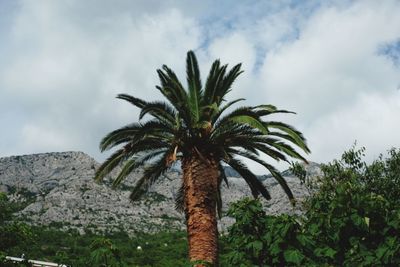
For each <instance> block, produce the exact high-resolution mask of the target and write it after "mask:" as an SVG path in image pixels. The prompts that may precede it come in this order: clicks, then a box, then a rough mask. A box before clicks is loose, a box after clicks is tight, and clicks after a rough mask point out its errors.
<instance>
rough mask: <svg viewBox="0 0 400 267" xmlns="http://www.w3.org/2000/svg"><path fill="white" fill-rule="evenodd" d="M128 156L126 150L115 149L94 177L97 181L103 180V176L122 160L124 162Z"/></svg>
mask: <svg viewBox="0 0 400 267" xmlns="http://www.w3.org/2000/svg"><path fill="white" fill-rule="evenodd" d="M125 157H126V151H125V149H124V148H121V149H119V150H117V151H115V152H114V153H113V154H111V156H109V157H108V158H107V159H106V160H105V161H104V162H103V163H102V164H101V165H100V167H99V168H98V169H97V170H96V172H95V176H94V179H95V180H96V181H98V182H99V181H101V180H103V178H104V177H105V176H106V175H107V174H109V173H110V172H111V171H112V170H113V169H114V168H115V167H116V166H118V164H120V162H122V161H123V160H124V159H125Z"/></svg>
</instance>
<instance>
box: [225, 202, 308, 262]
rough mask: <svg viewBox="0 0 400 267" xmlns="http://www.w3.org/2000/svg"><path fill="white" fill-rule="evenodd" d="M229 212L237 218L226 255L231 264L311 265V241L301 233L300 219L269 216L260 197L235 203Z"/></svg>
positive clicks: (230, 233) (231, 231) (230, 230)
mask: <svg viewBox="0 0 400 267" xmlns="http://www.w3.org/2000/svg"><path fill="white" fill-rule="evenodd" d="M228 215H229V216H231V217H233V218H234V219H235V223H234V224H233V225H232V226H231V227H230V228H229V235H228V238H227V242H228V243H229V245H230V248H231V251H230V252H229V253H228V255H227V262H228V264H229V265H230V266H243V267H245V266H312V265H313V260H312V259H311V258H310V257H309V254H310V253H311V251H309V250H308V249H305V248H306V247H307V246H308V245H309V244H311V243H312V241H311V240H309V238H308V237H307V236H305V235H304V234H303V233H302V229H301V224H300V223H299V220H298V218H296V217H291V216H288V215H280V216H267V215H266V214H265V212H264V211H263V208H262V204H261V202H260V201H259V200H258V199H249V198H244V199H242V200H240V201H238V202H236V203H233V204H232V205H231V207H230V208H229V211H228Z"/></svg>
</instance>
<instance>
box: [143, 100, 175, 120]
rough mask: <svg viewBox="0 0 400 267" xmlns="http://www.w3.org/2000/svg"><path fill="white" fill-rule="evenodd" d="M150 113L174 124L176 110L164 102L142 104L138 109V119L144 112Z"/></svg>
mask: <svg viewBox="0 0 400 267" xmlns="http://www.w3.org/2000/svg"><path fill="white" fill-rule="evenodd" d="M148 113H149V114H151V115H152V116H154V117H156V118H158V119H162V120H165V121H168V122H169V123H172V124H174V122H175V116H176V112H175V110H174V109H173V108H172V107H171V106H170V105H168V104H167V103H165V102H160V101H156V102H150V103H147V104H146V105H144V106H143V108H142V110H141V111H140V115H139V120H140V119H142V118H143V117H144V116H145V115H146V114H148Z"/></svg>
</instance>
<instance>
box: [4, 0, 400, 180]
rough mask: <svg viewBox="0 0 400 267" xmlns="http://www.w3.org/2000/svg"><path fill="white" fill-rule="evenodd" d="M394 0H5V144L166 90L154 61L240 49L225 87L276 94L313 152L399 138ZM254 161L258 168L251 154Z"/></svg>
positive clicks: (23, 146) (60, 147) (29, 142)
mask: <svg viewBox="0 0 400 267" xmlns="http://www.w3.org/2000/svg"><path fill="white" fill-rule="evenodd" d="M399 14H400V1H374V0H371V1H368V0H363V1H262V0H260V1H230V0H226V1H213V0H209V1H172V0H171V1H165V0H164V1H153V0H152V1H149V0H143V1H138V0H137V1H128V0H121V1H99V0H88V1H81V0H65V1H62V0H60V1H53V0H48V1H46V0H31V1H17V0H0V125H1V133H0V135H1V138H0V157H1V156H9V155H18V154H30V153H39V152H53V151H70V150H79V151H83V152H86V153H88V154H89V155H91V156H93V157H94V158H96V159H97V160H99V161H101V160H103V159H104V157H105V156H107V155H108V154H100V152H99V149H98V144H99V141H100V139H101V138H102V137H103V136H104V135H105V134H106V133H108V132H110V131H111V130H113V129H116V128H118V127H120V126H122V125H125V124H127V123H129V122H134V121H137V115H138V111H137V109H135V108H133V107H132V106H130V105H129V104H128V103H125V102H123V101H121V100H118V99H115V96H116V94H118V93H129V94H132V95H134V96H137V97H141V98H145V99H157V98H160V94H159V93H158V91H157V90H156V89H155V88H154V86H155V85H157V84H158V80H157V75H156V72H155V70H156V69H157V68H159V67H160V66H161V65H162V64H167V65H168V66H170V67H171V68H172V69H174V70H176V71H177V73H178V74H180V77H181V79H182V80H184V79H185V75H184V68H185V66H184V64H185V56H186V52H187V51H188V50H190V49H191V50H194V51H195V52H196V55H197V56H198V59H199V61H200V65H201V70H202V73H203V79H205V76H206V72H207V71H208V69H209V67H210V64H211V63H212V61H213V60H215V59H216V58H220V59H221V60H222V62H224V63H229V64H230V65H231V66H232V65H233V64H236V63H239V62H243V65H244V69H245V73H244V74H243V75H242V76H241V77H240V78H239V80H238V81H237V83H236V86H235V88H234V90H233V91H232V93H231V98H232V99H233V98H237V97H245V98H246V99H247V101H248V103H249V104H265V103H271V104H275V105H277V106H278V107H280V108H285V109H290V110H293V111H296V112H297V115H287V116H283V117H279V119H280V120H282V121H285V122H288V123H290V124H292V125H294V126H295V127H297V128H298V129H299V130H301V131H302V132H303V133H304V135H305V136H306V138H307V140H308V144H309V147H310V149H311V150H312V154H311V155H309V156H308V158H309V159H310V160H312V161H317V162H326V161H330V160H332V159H333V158H337V157H338V156H339V155H341V153H342V152H343V151H344V150H345V149H347V148H349V147H351V145H352V144H353V143H354V141H355V140H357V143H358V144H359V145H360V146H365V147H366V148H367V157H368V159H369V160H371V159H373V158H375V157H377V156H378V154H379V153H382V152H385V151H386V150H387V149H389V148H390V147H393V146H395V147H400V134H399V133H400V123H399V121H400V15H399ZM252 167H253V168H254V170H256V172H258V173H260V172H261V169H259V168H258V167H256V166H255V165H254V166H252Z"/></svg>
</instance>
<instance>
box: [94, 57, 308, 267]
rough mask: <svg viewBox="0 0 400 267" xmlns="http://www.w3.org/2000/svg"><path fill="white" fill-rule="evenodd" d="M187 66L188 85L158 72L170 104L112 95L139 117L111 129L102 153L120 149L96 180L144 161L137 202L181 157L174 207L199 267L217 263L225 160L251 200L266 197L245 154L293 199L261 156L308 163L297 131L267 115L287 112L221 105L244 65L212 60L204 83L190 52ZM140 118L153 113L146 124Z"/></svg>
mask: <svg viewBox="0 0 400 267" xmlns="http://www.w3.org/2000/svg"><path fill="white" fill-rule="evenodd" d="M186 71H187V89H185V88H184V87H183V85H182V84H181V82H180V81H179V80H178V78H177V76H176V74H175V73H174V72H173V71H172V70H171V69H170V68H169V67H167V66H165V65H164V66H163V67H162V69H158V70H157V73H158V76H159V78H160V86H156V88H157V89H158V90H159V91H160V92H161V94H162V95H163V96H164V97H165V98H166V99H167V102H162V101H154V102H147V101H144V100H142V99H139V98H136V97H134V96H131V95H127V94H120V95H118V96H117V98H119V99H123V100H126V101H128V102H129V103H131V104H133V105H134V106H136V107H138V108H140V109H141V112H140V115H139V121H140V122H137V123H132V124H129V125H126V126H124V127H122V128H119V129H117V130H115V131H112V132H111V133H109V134H107V135H106V136H105V137H104V138H103V139H102V140H101V143H100V149H101V151H105V150H109V149H111V148H114V147H118V148H119V149H118V150H116V151H115V152H114V153H113V154H112V155H111V156H110V157H109V158H108V159H107V160H105V162H104V163H103V164H102V165H101V166H100V167H99V169H97V171H96V176H95V179H97V180H101V179H102V178H103V177H104V176H106V175H107V174H109V173H110V172H111V171H112V170H113V169H114V168H115V167H116V166H119V165H123V167H122V169H121V171H120V172H119V174H118V176H117V177H116V178H115V179H114V181H113V186H117V185H118V184H120V183H121V181H122V180H123V179H124V178H125V177H126V176H127V175H128V174H129V173H131V172H132V171H133V170H135V169H136V168H139V167H143V166H145V171H144V174H143V176H142V177H141V178H140V179H138V180H137V182H136V185H135V187H134V188H133V190H132V193H131V195H130V198H131V199H132V200H137V199H139V197H140V196H141V195H142V194H143V193H144V192H146V190H147V189H148V188H149V187H150V186H151V185H152V184H153V183H154V182H155V181H157V179H159V178H160V176H161V175H162V174H163V173H164V172H166V171H167V170H168V169H169V168H170V167H171V165H172V164H173V163H174V162H175V161H180V162H181V166H182V170H183V177H182V186H181V188H180V190H179V194H178V196H177V198H176V206H177V208H178V209H182V210H183V211H184V212H185V215H186V225H187V233H188V242H189V258H190V260H191V261H192V262H197V263H198V264H197V266H203V264H202V263H204V262H208V263H211V265H213V266H214V265H217V264H218V263H217V262H218V245H217V242H218V230H217V216H216V215H217V211H220V208H221V196H220V186H221V183H222V181H224V182H225V183H227V184H228V180H227V178H226V177H225V174H224V170H223V166H224V165H223V164H227V165H230V166H231V167H232V168H233V169H234V170H236V171H237V172H238V173H239V174H240V175H241V176H242V177H243V179H244V180H245V181H246V182H247V184H248V186H249V187H250V189H251V192H252V194H253V195H254V197H258V196H259V195H260V194H261V195H262V196H263V197H265V198H266V199H270V195H269V193H268V191H267V190H266V189H265V187H264V186H263V184H262V183H261V182H260V181H259V180H258V179H257V176H256V175H255V174H254V173H253V172H252V171H251V170H249V169H248V168H247V166H246V165H245V164H244V163H243V161H242V158H247V159H250V160H252V161H255V162H257V163H259V164H261V165H262V166H264V167H265V168H266V170H267V171H269V172H270V173H271V174H272V175H273V177H274V178H275V179H276V180H277V181H278V182H279V183H280V185H281V186H282V188H283V189H284V191H285V192H286V194H287V195H288V197H289V198H290V199H291V200H293V194H292V192H291V191H290V188H289V187H288V185H287V184H286V182H285V180H284V179H283V177H282V176H281V175H280V173H279V172H278V171H277V170H276V169H275V168H274V167H273V166H272V165H270V164H268V163H267V162H266V161H265V160H264V159H263V158H262V157H265V156H267V157H270V158H272V159H275V160H277V161H279V160H283V161H288V157H291V158H295V159H300V160H303V161H306V160H305V159H304V157H303V156H302V155H301V154H299V153H298V152H297V151H296V150H295V149H294V148H293V147H292V146H291V145H295V146H296V147H298V148H300V149H301V150H303V151H305V152H306V153H308V152H309V149H308V148H307V145H306V142H305V139H304V137H303V135H302V134H301V133H300V132H299V131H297V130H296V129H295V128H293V127H291V126H290V125H287V124H285V123H282V122H278V121H267V120H264V118H265V117H266V116H268V115H271V114H276V113H292V112H290V111H286V110H279V109H277V108H276V107H275V106H273V105H259V106H242V107H239V108H236V109H233V110H232V105H234V104H236V103H238V102H240V101H242V100H244V99H242V98H240V99H236V100H233V101H230V102H226V96H227V94H228V93H229V92H230V91H231V87H232V84H233V82H234V81H235V80H236V78H237V77H238V76H239V75H240V74H241V73H242V71H241V64H238V65H236V66H234V67H233V68H232V69H230V70H228V66H227V65H221V63H220V61H219V60H216V61H215V62H214V63H213V64H212V67H211V70H210V73H209V75H208V78H207V81H206V83H205V85H204V86H202V82H201V80H200V72H199V67H198V64H197V59H196V57H195V54H194V53H193V52H192V51H189V52H188V53H187V59H186ZM228 110H231V111H230V112H228ZM145 115H148V116H149V117H150V118H149V119H148V120H144V121H143V120H142V118H143V117H144V116H145ZM238 156H239V157H240V158H239V157H238ZM199 262H200V263H199Z"/></svg>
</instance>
